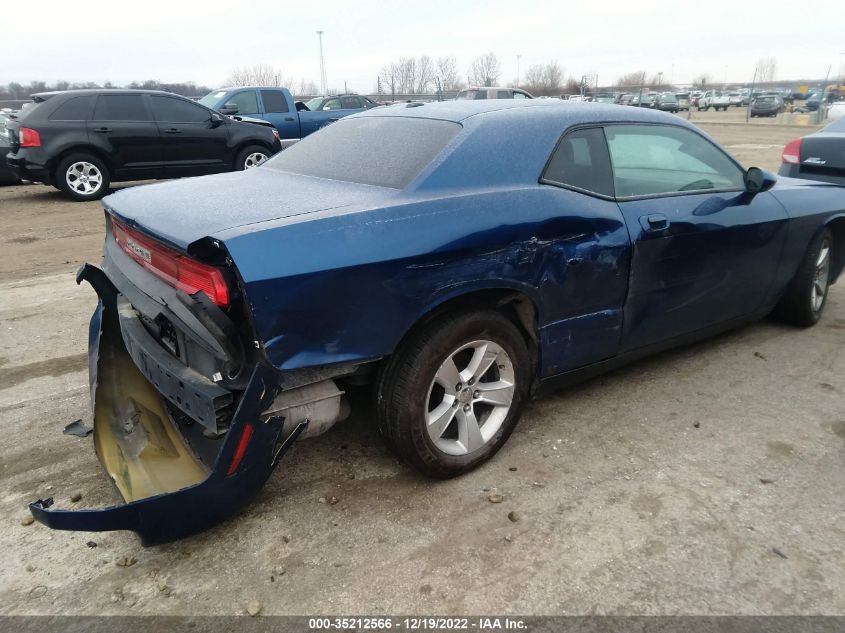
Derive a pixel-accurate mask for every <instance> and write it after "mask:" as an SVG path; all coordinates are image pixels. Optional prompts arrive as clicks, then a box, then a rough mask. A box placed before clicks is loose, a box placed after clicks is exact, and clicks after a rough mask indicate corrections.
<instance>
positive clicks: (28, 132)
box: [18, 127, 41, 147]
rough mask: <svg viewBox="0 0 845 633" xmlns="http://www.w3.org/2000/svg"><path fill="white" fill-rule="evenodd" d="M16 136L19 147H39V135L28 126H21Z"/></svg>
mask: <svg viewBox="0 0 845 633" xmlns="http://www.w3.org/2000/svg"><path fill="white" fill-rule="evenodd" d="M18 138H19V140H20V145H21V147H41V135H40V134H39V133H38V131H37V130H33V129H32V128H30V127H22V128H21V129H20V130H18Z"/></svg>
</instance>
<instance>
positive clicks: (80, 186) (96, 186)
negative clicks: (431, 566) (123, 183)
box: [54, 153, 111, 202]
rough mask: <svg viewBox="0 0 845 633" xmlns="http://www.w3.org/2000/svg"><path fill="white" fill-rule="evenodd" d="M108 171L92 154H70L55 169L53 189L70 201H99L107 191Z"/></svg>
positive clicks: (109, 179) (109, 180)
mask: <svg viewBox="0 0 845 633" xmlns="http://www.w3.org/2000/svg"><path fill="white" fill-rule="evenodd" d="M110 182H111V178H110V175H109V170H108V169H107V168H106V166H105V165H104V164H103V161H101V160H100V159H99V158H97V157H96V156H93V155H92V154H83V153H79V154H71V155H70V156H67V157H66V158H63V159H62V160H61V162H60V163H59V165H58V166H57V167H56V173H55V177H54V183H55V187H57V188H58V189H60V190H61V191H63V192H64V193H65V194H67V195H68V196H69V197H70V198H71V199H72V200H76V201H77V202H85V201H87V200H99V199H100V198H102V197H103V196H104V195H106V194H107V193H108V191H109V183H110Z"/></svg>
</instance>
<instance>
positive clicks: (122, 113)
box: [94, 95, 151, 121]
mask: <svg viewBox="0 0 845 633" xmlns="http://www.w3.org/2000/svg"><path fill="white" fill-rule="evenodd" d="M94 120H95V121H150V120H151V119H150V115H149V113H148V112H147V107H146V105H145V104H144V98H143V96H142V95H100V96H99V97H97V107H96V108H94Z"/></svg>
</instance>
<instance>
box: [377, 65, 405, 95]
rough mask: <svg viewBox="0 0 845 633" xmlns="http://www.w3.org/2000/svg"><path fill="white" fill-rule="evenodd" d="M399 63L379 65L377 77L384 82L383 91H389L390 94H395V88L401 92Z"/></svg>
mask: <svg viewBox="0 0 845 633" xmlns="http://www.w3.org/2000/svg"><path fill="white" fill-rule="evenodd" d="M399 76H400V72H399V64H398V63H396V62H393V63H390V64H388V65H387V66H382V67H381V73H380V74H379V78H380V79H381V81H382V83H383V84H384V88H385V91H388V90H389V91H390V94H396V92H397V90H398V91H399V92H401V90H402V89H401V87H400V80H399Z"/></svg>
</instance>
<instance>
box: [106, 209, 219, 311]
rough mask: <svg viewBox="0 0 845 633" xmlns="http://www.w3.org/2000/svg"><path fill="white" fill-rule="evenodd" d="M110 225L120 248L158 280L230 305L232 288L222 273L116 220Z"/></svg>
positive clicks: (189, 292) (112, 220) (188, 292)
mask: <svg viewBox="0 0 845 633" xmlns="http://www.w3.org/2000/svg"><path fill="white" fill-rule="evenodd" d="M111 223H112V235H113V236H114V240H115V242H117V245H118V246H120V248H121V249H122V250H123V251H124V252H125V253H126V254H127V255H129V256H130V257H131V258H132V259H133V260H135V261H136V262H138V264H140V265H141V266H142V267H144V268H146V269H147V270H149V271H150V272H151V273H152V274H154V275H155V276H156V277H158V278H159V279H161V280H162V281H164V282H165V283H167V284H168V285H170V286H173V287H174V288H177V289H179V290H184V291H185V292H186V293H187V294H189V295H193V294H195V293H197V292H199V291H202V292H204V293H205V294H206V295H208V298H209V299H211V300H212V301H213V302H214V303H216V304H217V305H219V306H220V307H223V308H225V307H226V306H228V305H229V288H228V286H227V285H226V280H225V279H224V278H223V273H222V272H220V270H218V269H217V268H215V267H214V266H209V265H207V264H203V263H201V262H198V261H196V260H195V259H191V258H190V257H188V256H187V255H184V254H183V253H180V252H179V251H177V250H174V249H172V248H170V247H168V246H165V245H164V244H161V243H159V242H157V241H155V240H153V239H152V238H150V237H147V236H146V235H143V234H141V233H139V232H138V231H134V230H132V229H130V228H129V227H128V226H126V225H125V224H123V223H122V222H120V221H118V220H116V219H115V218H114V217H112V219H111Z"/></svg>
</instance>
